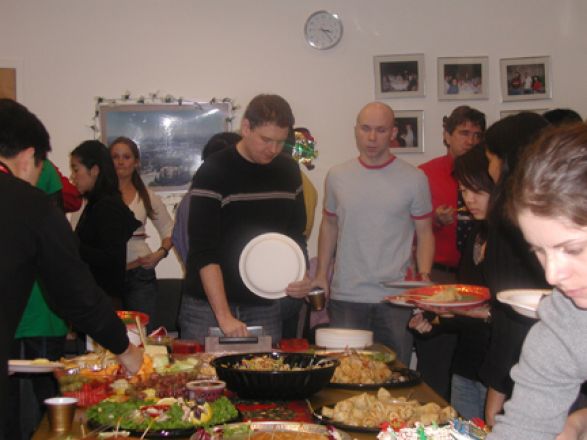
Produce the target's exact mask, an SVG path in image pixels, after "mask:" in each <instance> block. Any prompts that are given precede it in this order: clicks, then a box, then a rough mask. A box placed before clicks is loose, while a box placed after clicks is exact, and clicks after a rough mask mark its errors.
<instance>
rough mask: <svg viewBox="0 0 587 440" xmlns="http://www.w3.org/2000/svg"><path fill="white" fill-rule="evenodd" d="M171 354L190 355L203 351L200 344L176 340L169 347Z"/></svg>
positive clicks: (187, 340) (186, 340)
mask: <svg viewBox="0 0 587 440" xmlns="http://www.w3.org/2000/svg"><path fill="white" fill-rule="evenodd" d="M171 350H172V352H173V353H177V354H190V353H201V352H203V351H204V347H203V346H202V344H200V343H198V342H197V341H193V340H189V339H176V340H174V341H173V343H172V345H171Z"/></svg>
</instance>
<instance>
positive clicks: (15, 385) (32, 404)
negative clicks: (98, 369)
mask: <svg viewBox="0 0 587 440" xmlns="http://www.w3.org/2000/svg"><path fill="white" fill-rule="evenodd" d="M37 188H39V189H40V190H42V191H44V192H45V193H47V194H48V195H49V197H51V199H52V200H53V202H54V203H55V204H56V206H58V207H60V208H63V203H62V198H61V190H62V188H63V185H62V183H61V177H60V175H59V174H58V172H57V170H56V169H55V167H54V166H53V164H52V163H51V162H50V161H49V160H45V161H44V163H43V169H42V171H41V176H40V177H39V181H38V182H37ZM67 331H68V326H67V324H66V323H65V322H64V321H63V320H62V319H61V318H59V317H58V316H57V315H56V314H55V313H53V311H52V310H51V308H50V306H49V305H48V304H47V302H46V301H45V297H44V296H43V292H42V287H41V285H40V284H39V282H38V281H36V282H35V284H34V285H33V288H32V291H31V296H30V297H29V300H28V303H27V306H26V308H25V311H24V314H23V315H22V318H21V320H20V323H19V325H18V328H17V330H16V334H15V339H14V343H13V346H12V356H11V357H12V359H36V358H46V359H49V360H59V359H60V358H61V357H62V356H63V354H64V349H65V335H66V334H67ZM9 388H10V390H9V392H10V395H11V399H14V400H11V402H12V403H13V404H12V405H11V409H10V411H12V414H11V415H10V418H9V420H10V421H11V422H10V423H11V424H13V427H14V431H13V432H15V433H16V432H19V433H20V435H21V437H20V438H22V439H29V438H30V437H31V435H32V434H33V432H34V430H35V429H36V427H37V425H38V423H39V421H40V420H41V417H42V415H43V413H44V410H45V408H44V404H43V400H44V399H46V398H48V397H52V396H55V395H57V394H58V393H59V389H58V386H57V383H56V381H55V379H54V378H53V375H52V374H50V373H48V374H36V375H21V374H18V375H14V376H12V377H11V379H10V386H9ZM31 400H32V401H31ZM21 407H26V408H27V411H26V412H25V411H20V408H21Z"/></svg>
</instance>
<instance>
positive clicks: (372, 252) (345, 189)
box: [314, 102, 434, 363]
mask: <svg viewBox="0 0 587 440" xmlns="http://www.w3.org/2000/svg"><path fill="white" fill-rule="evenodd" d="M396 135H397V128H396V127H395V123H394V113H393V110H392V109H391V108H390V107H389V106H388V105H385V104H382V103H379V102H372V103H370V104H367V105H366V106H365V107H363V109H362V110H361V111H360V112H359V115H358V116H357V123H356V125H355V138H356V144H357V149H358V150H359V157H358V158H354V159H351V160H349V161H347V162H345V163H343V164H340V165H337V166H335V167H333V168H332V169H331V170H330V171H329V172H328V175H327V177H326V184H325V196H324V214H323V217H322V223H321V225H320V236H319V239H318V268H317V273H316V277H315V279H314V285H316V286H320V287H323V288H325V289H327V290H329V291H330V294H331V295H330V299H331V302H330V316H331V326H333V327H344V328H358V329H367V330H372V331H373V332H374V339H375V341H376V342H379V343H382V344H385V345H387V346H389V347H390V348H392V349H394V350H395V351H396V352H397V354H398V358H399V359H400V360H401V361H402V362H404V363H408V362H409V359H410V353H411V347H412V338H411V335H410V333H409V332H408V331H407V328H406V327H407V322H408V320H409V317H410V310H409V309H404V308H399V307H395V306H391V305H390V304H387V303H382V300H383V299H384V297H385V296H386V295H388V294H389V293H392V292H390V291H389V290H387V289H385V288H383V287H382V286H381V285H380V282H381V281H392V280H396V281H400V280H403V279H405V278H406V276H407V275H408V272H409V271H410V270H413V267H412V266H413V252H412V246H413V241H414V235H415V236H416V238H417V244H416V255H415V256H416V258H415V260H416V266H417V271H418V272H419V274H420V275H421V277H422V279H425V280H427V279H429V274H430V269H431V267H432V258H433V255H434V236H433V233H432V204H431V201H430V190H429V188H428V181H427V179H426V176H425V175H424V173H423V172H422V171H420V170H418V169H416V168H415V167H413V166H412V165H410V164H408V163H406V162H404V161H402V160H401V159H398V158H397V157H395V156H394V155H393V154H392V153H391V151H390V149H389V146H390V143H391V141H392V140H393V139H395V137H396ZM335 251H336V259H335V263H334V276H333V280H332V284H331V285H330V286H329V284H328V281H327V270H328V267H329V265H330V263H331V261H332V260H333V258H334V257H335Z"/></svg>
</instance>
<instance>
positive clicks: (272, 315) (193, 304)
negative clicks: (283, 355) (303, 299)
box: [179, 295, 281, 345]
mask: <svg viewBox="0 0 587 440" xmlns="http://www.w3.org/2000/svg"><path fill="white" fill-rule="evenodd" d="M229 306H230V311H231V312H232V315H233V316H234V317H235V318H236V319H238V320H239V321H242V322H244V323H245V324H247V326H249V327H251V326H257V325H260V326H262V327H263V334H265V335H269V336H271V342H272V344H273V345H275V344H277V343H278V342H279V341H280V340H281V313H280V310H279V302H278V301H274V302H273V303H272V304H270V305H267V306H256V305H248V304H247V305H235V304H230V305H229ZM210 327H218V321H217V320H216V316H215V315H214V312H213V311H212V307H210V303H208V301H205V300H201V299H197V298H194V297H192V296H188V295H183V297H182V299H181V307H180V310H179V328H180V331H181V337H182V339H195V340H196V341H198V342H199V343H200V344H203V343H204V342H205V338H206V336H207V335H208V329H209V328H210Z"/></svg>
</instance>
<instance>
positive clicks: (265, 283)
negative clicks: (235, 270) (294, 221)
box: [239, 232, 306, 299]
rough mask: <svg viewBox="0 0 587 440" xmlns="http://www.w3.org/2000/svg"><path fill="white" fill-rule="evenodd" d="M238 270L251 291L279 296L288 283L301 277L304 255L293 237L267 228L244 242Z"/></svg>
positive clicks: (273, 296)
mask: <svg viewBox="0 0 587 440" xmlns="http://www.w3.org/2000/svg"><path fill="white" fill-rule="evenodd" d="M239 271H240V275H241V278H242V280H243V282H244V283H245V286H247V287H248V288H249V290H250V291H251V292H253V293H255V294H256V295H258V296H261V297H263V298H268V299H277V298H283V297H284V296H285V289H286V287H287V285H288V284H289V283H291V282H293V281H300V280H301V279H303V278H304V274H305V273H306V259H305V258H304V253H303V252H302V249H301V248H300V246H299V245H298V244H297V243H296V242H295V241H294V240H292V239H291V238H289V237H288V236H287V235H283V234H277V233H275V232H270V233H267V234H261V235H258V236H257V237H255V238H253V239H252V240H251V241H249V242H248V243H247V245H246V246H245V247H244V249H243V251H242V252H241V256H240V260H239Z"/></svg>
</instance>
